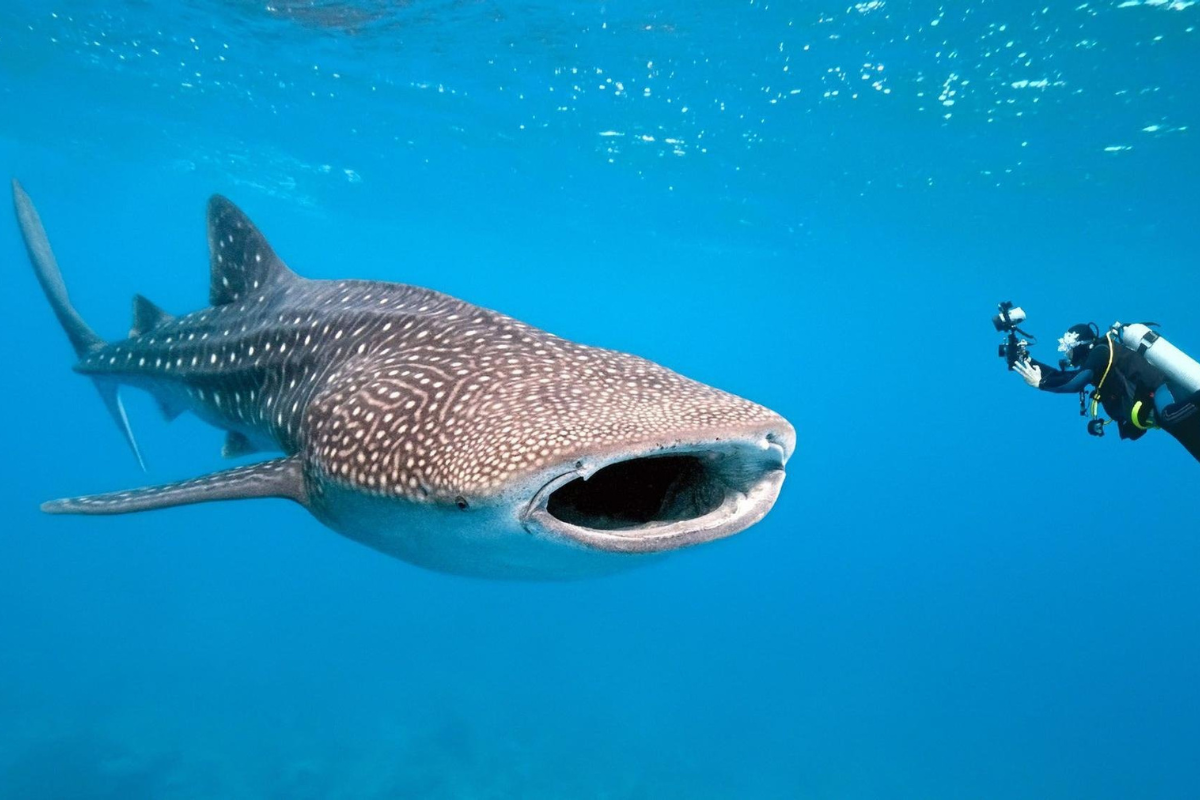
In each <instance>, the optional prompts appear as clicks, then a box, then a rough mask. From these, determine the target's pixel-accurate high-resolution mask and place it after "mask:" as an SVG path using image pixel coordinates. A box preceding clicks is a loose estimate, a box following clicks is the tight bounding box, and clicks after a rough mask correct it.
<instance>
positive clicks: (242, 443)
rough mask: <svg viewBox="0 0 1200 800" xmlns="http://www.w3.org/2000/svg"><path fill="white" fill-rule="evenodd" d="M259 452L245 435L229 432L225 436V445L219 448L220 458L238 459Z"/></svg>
mask: <svg viewBox="0 0 1200 800" xmlns="http://www.w3.org/2000/svg"><path fill="white" fill-rule="evenodd" d="M257 452H259V450H258V448H257V447H255V446H254V443H253V442H251V441H250V439H249V438H247V436H246V434H244V433H238V432H237V431H230V432H229V433H227V434H226V435H225V445H224V446H223V447H222V448H221V457H222V458H238V457H240V456H248V455H251V454H253V453H257Z"/></svg>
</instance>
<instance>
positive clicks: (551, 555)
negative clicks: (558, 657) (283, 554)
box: [12, 180, 796, 579]
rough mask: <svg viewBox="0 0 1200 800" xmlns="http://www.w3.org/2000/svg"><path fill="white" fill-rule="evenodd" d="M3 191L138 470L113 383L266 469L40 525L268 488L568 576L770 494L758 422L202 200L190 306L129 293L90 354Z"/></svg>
mask: <svg viewBox="0 0 1200 800" xmlns="http://www.w3.org/2000/svg"><path fill="white" fill-rule="evenodd" d="M12 189H13V200H14V204H15V208H16V213H17V220H18V223H19V226H20V229H21V233H22V236H23V238H24V241H25V244H26V249H27V250H28V253H29V257H30V260H31V262H32V264H33V267H34V272H35V274H36V277H37V279H38V282H39V283H40V284H41V287H42V289H43V292H44V293H45V295H46V298H47V300H48V301H49V303H50V306H51V308H52V310H53V311H54V313H55V315H56V316H57V318H58V321H59V322H60V324H61V325H62V327H63V329H64V330H65V331H66V334H67V338H68V339H69V340H70V342H71V345H72V347H73V348H74V350H75V354H76V356H77V359H78V360H77V362H76V364H75V370H76V372H78V373H81V374H82V375H83V376H85V377H87V378H88V379H90V380H91V381H92V382H93V384H94V385H95V387H96V388H97V389H98V390H99V393H100V396H101V399H102V400H103V402H104V405H105V406H106V407H107V408H108V411H109V413H110V414H111V415H112V417H113V418H114V420H115V421H116V423H117V426H118V427H119V428H120V430H121V432H122V434H123V436H124V438H125V440H126V442H127V443H128V445H129V447H130V448H131V449H132V450H133V453H134V455H135V457H136V458H137V459H138V461H139V463H142V458H141V454H140V452H139V449H138V446H137V442H136V440H135V438H134V436H133V433H132V432H131V429H130V425H129V420H128V417H127V415H126V413H125V409H124V406H123V405H122V402H121V398H120V393H119V391H120V389H121V388H122V387H132V388H135V389H141V390H144V391H146V392H149V393H150V394H151V395H152V396H153V398H154V400H155V401H156V402H157V404H158V406H159V408H160V409H161V410H162V412H163V414H164V416H165V417H166V418H167V419H173V418H175V417H177V416H179V415H180V414H182V413H184V412H190V413H193V414H195V415H197V416H198V417H199V418H200V419H202V420H204V421H205V422H207V423H209V424H211V425H213V426H215V427H217V428H219V429H221V430H222V431H224V432H225V444H224V449H223V453H224V455H225V456H227V457H240V456H248V455H252V454H255V453H263V454H264V455H263V458H264V459H265V460H262V461H259V462H257V463H253V464H250V465H247V466H238V467H234V468H232V469H225V470H221V471H218V472H214V473H211V474H208V475H204V476H202V477H198V478H194V479H191V480H184V481H180V482H176V483H168V484H164V485H159V486H148V487H142V488H136V489H130V490H127V491H117V492H110V493H106V494H93V495H85V496H80V497H73V498H68V499H62V500H55V501H53V502H49V503H46V504H44V505H43V506H42V508H43V510H44V511H46V512H49V513H51V514H91V515H100V514H125V513H130V512H141V511H150V510H155V509H164V508H171V507H175V506H183V505H188V504H193V503H203V502H213V501H223V500H244V499H253V498H284V499H287V500H291V501H293V502H295V503H299V504H300V505H302V506H303V507H305V508H306V509H308V511H309V512H310V513H311V514H312V515H313V516H314V517H315V518H316V519H317V520H319V521H320V522H321V523H323V524H324V525H326V526H327V527H329V528H331V529H332V530H334V531H336V532H338V533H340V534H342V535H344V536H346V537H348V538H350V539H352V540H354V541H357V542H360V543H362V544H364V545H367V546H369V547H372V548H374V549H376V550H379V551H381V552H383V553H386V554H388V555H390V556H393V557H397V558H400V559H403V560H405V561H408V562H411V563H413V564H417V565H420V566H423V567H426V568H429V569H433V570H439V571H443V572H449V573H455V574H461V575H470V576H477V577H485V578H515V579H560V578H561V579H565V578H576V577H584V576H589V575H597V574H604V573H608V572H613V571H616V570H620V569H623V568H625V567H628V566H632V565H634V564H638V563H642V562H644V561H646V560H648V559H653V558H656V557H659V556H662V555H663V554H665V553H668V552H671V551H675V550H680V549H683V548H687V547H692V546H695V545H700V544H705V543H708V542H713V541H715V540H718V539H723V538H725V537H728V536H731V535H733V534H736V533H738V532H740V531H743V530H745V529H746V528H748V527H750V526H751V525H753V524H755V523H756V522H758V521H759V520H761V519H762V518H763V517H764V516H765V515H766V514H767V512H768V511H769V510H770V509H771V507H772V506H773V505H774V503H775V500H776V498H777V497H778V494H779V491H780V487H781V486H782V484H783V480H784V475H785V467H786V464H787V461H788V459H789V457H790V456H791V455H792V452H793V450H794V448H795V444H796V433H795V430H794V429H793V427H792V426H791V425H790V424H789V423H788V422H787V421H786V420H785V419H784V418H783V417H781V416H780V415H778V414H776V413H775V412H773V411H770V410H768V409H767V408H765V407H763V406H761V405H758V404H756V403H753V402H751V401H749V400H745V399H743V398H740V397H737V396H735V395H733V394H730V393H728V392H724V391H721V390H719V389H716V388H713V387H711V386H707V385H705V384H703V383H699V382H697V381H694V380H690V379H688V378H685V377H683V376H682V375H679V374H678V373H675V372H673V371H671V370H669V369H667V368H665V367H662V366H659V365H658V364H655V363H653V362H651V361H647V360H645V359H643V358H639V357H637V356H634V355H630V354H627V353H622V352H617V351H614V350H607V349H602V348H599V347H592V346H588V345H583V344H577V343H574V342H571V341H568V340H566V339H562V338H559V337H557V336H554V335H552V334H550V333H547V332H545V331H542V330H539V329H537V328H534V327H532V326H530V325H527V324H524V323H522V322H519V321H517V320H515V319H512V318H510V317H507V316H505V315H503V314H500V313H498V312H495V311H490V310H488V309H485V308H481V307H479V306H476V305H472V304H471V303H468V302H465V301H463V300H459V299H456V298H454V297H450V296H449V295H446V294H442V293H440V292H437V291H433V290H430V289H425V288H421V287H417V286H410V285H405V284H400V283H387V282H380V281H366V280H310V279H306V278H303V277H300V276H299V275H298V274H297V273H295V272H293V271H292V270H291V269H290V268H289V267H288V266H287V265H286V264H285V263H284V261H283V260H282V259H280V257H279V256H277V255H276V253H275V251H274V250H273V249H272V247H271V245H270V244H268V242H267V240H266V238H265V237H264V236H263V234H262V233H261V232H260V231H259V229H258V228H256V227H255V226H254V224H253V223H252V222H251V221H250V219H249V218H248V217H247V216H246V215H245V214H244V213H243V212H242V211H241V210H240V209H238V208H237V207H236V206H235V205H234V204H233V203H231V202H230V201H229V200H227V199H225V198H223V197H221V196H213V197H212V198H211V199H210V200H209V203H208V217H207V222H208V244H209V252H210V264H209V273H210V288H209V298H208V301H209V304H208V306H207V307H205V308H202V309H200V310H198V311H193V312H191V313H188V314H183V315H180V316H173V315H171V314H169V313H167V312H166V311H164V310H162V309H161V308H159V307H158V306H157V305H155V304H154V303H152V302H150V301H149V300H147V299H145V298H144V297H142V296H140V295H137V296H135V297H134V303H133V323H132V326H131V329H130V332H129V336H128V337H127V338H124V339H121V340H119V341H106V340H104V339H102V338H101V337H100V336H99V335H98V334H96V333H95V331H93V330H92V328H90V327H89V326H88V325H87V324H86V323H85V322H84V320H83V318H82V317H81V316H80V315H79V314H78V312H77V311H76V310H75V308H74V306H73V305H72V304H71V301H70V298H69V296H68V294H67V290H66V285H65V283H64V282H63V278H62V275H61V272H60V270H59V267H58V264H57V261H56V259H55V257H54V253H53V251H52V250H51V248H50V243H49V239H48V238H47V235H46V231H45V229H44V227H43V224H42V222H41V219H40V218H39V216H38V213H37V210H36V209H35V207H34V205H33V202H32V201H31V200H30V198H29V196H28V194H26V192H25V191H24V190H23V189H22V187H21V185H20V184H19V183H18V182H17V181H16V180H14V181H13V185H12ZM271 455H274V457H269V456H271ZM143 469H144V466H143Z"/></svg>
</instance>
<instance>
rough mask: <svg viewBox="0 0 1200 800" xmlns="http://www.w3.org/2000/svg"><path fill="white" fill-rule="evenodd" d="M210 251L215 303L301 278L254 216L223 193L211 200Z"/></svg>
mask: <svg viewBox="0 0 1200 800" xmlns="http://www.w3.org/2000/svg"><path fill="white" fill-rule="evenodd" d="M208 251H209V263H210V267H211V270H210V272H211V279H210V282H209V288H208V299H209V302H210V303H211V304H212V305H214V306H223V305H226V304H228V303H236V302H237V301H239V300H241V299H242V298H244V297H247V296H250V297H253V296H255V295H258V294H261V293H263V292H265V291H266V290H267V289H268V287H271V286H273V285H277V284H279V283H281V282H284V281H291V280H297V279H298V276H297V275H296V273H294V272H292V271H291V270H290V269H288V268H287V265H285V264H284V263H283V261H282V260H280V258H279V256H277V255H275V251H274V250H272V249H271V245H269V244H268V243H267V239H266V237H265V236H263V235H262V233H260V232H259V230H258V228H256V227H254V223H253V222H251V221H250V218H249V217H247V216H246V215H245V214H243V213H242V211H241V209H239V208H238V207H237V206H235V205H234V204H233V203H231V202H229V201H228V200H226V199H225V198H224V197H221V196H220V195H213V196H212V198H211V199H210V200H209V201H208Z"/></svg>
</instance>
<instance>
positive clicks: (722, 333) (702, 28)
mask: <svg viewBox="0 0 1200 800" xmlns="http://www.w3.org/2000/svg"><path fill="white" fill-rule="evenodd" d="M1197 24H1200V7H1197V6H1196V5H1195V4H1194V3H1192V2H1190V1H1189V0H1140V2H1139V0H1126V1H1125V2H1119V1H1118V0H1104V1H1103V2H1094V1H1089V2H1079V0H1072V2H1070V3H1065V4H1049V5H1047V4H1045V3H1044V2H1042V3H1036V4H1032V3H1021V2H1004V3H1000V2H995V1H994V0H993V1H992V2H986V1H985V0H971V2H967V3H962V4H957V5H955V6H939V5H937V4H927V3H919V2H898V1H897V0H871V1H870V2H863V3H858V4H846V3H843V4H840V5H821V4H810V3H777V2H763V0H754V1H753V2H744V1H743V2H740V3H728V4H714V3H705V4H697V3H683V2H672V0H659V1H658V2H646V1H645V0H631V1H630V2H628V3H621V4H597V3H583V2H537V1H536V0H535V1H534V2H526V3H521V4H509V3H504V2H498V1H494V0H450V1H441V2H434V1H432V0H431V1H430V2H425V1H424V0H413V1H412V2H404V3H400V2H385V1H384V0H359V2H344V3H339V2H315V1H311V0H310V1H306V2H301V1H300V0H275V1H274V2H271V3H264V2H261V1H260V2H250V0H187V2H179V3H171V4H151V3H146V2H139V1H136V0H124V1H118V0H105V2H81V0H62V2H51V3H46V2H23V1H22V0H7V2H5V3H4V4H3V7H2V8H0V103H2V108H3V113H2V114H0V167H2V169H0V171H2V172H3V173H4V174H5V175H12V176H16V177H19V178H20V179H21V181H22V182H23V183H24V185H25V187H26V188H27V189H28V190H29V192H30V193H31V194H32V195H33V197H34V198H35V200H36V201H37V203H38V205H39V208H40V210H41V214H42V218H43V220H44V221H45V223H46V226H47V228H48V230H49V233H50V236H51V239H52V241H53V242H54V245H55V248H56V251H57V254H58V258H59V261H60V263H61V264H62V266H63V269H64V272H65V274H66V278H67V281H68V284H69V286H70V288H71V292H72V296H73V298H74V300H75V302H76V304H77V305H78V306H79V308H80V310H81V311H82V313H83V314H84V316H85V317H86V318H87V319H88V320H89V321H90V322H91V323H92V324H93V325H94V326H96V327H97V328H98V329H99V330H100V331H101V332H102V333H104V334H105V335H110V336H113V337H117V336H120V335H121V334H122V333H123V331H124V330H125V329H126V326H127V323H128V307H129V298H130V296H131V295H132V294H133V293H134V292H141V293H144V294H146V295H148V296H149V297H151V298H152V299H153V300H155V301H156V302H158V303H159V304H161V305H163V306H164V307H165V308H167V309H169V310H171V311H175V312H183V311H188V310H192V309H195V308H198V307H200V306H201V305H203V304H204V303H205V299H206V296H207V267H206V264H207V260H206V253H205V238H204V231H203V210H204V202H205V200H206V198H207V197H208V195H209V194H211V193H213V192H220V193H223V194H226V195H228V196H229V197H231V198H232V199H234V200H235V201H236V202H237V203H239V204H240V205H241V206H242V207H243V208H245V209H246V211H247V212H248V213H249V214H250V215H251V216H252V217H253V218H254V219H255V221H256V222H257V223H258V224H259V225H260V226H261V227H262V228H263V230H264V231H265V232H266V234H267V235H268V237H269V238H270V239H271V241H272V242H273V244H274V245H275V247H276V249H277V250H278V251H279V252H280V253H281V254H282V255H283V257H284V258H285V259H286V260H287V261H288V262H289V264H290V265H291V266H293V267H294V268H295V269H296V270H297V271H299V272H301V273H302V274H304V275H307V276H310V277H325V278H333V277H360V278H374V279H381V280H393V281H402V282H406V283H414V284H419V285H423V286H429V287H432V288H436V289H439V290H442V291H446V292H449V293H451V294H454V295H456V296H459V297H462V298H464V299H467V300H470V301H472V302H475V303H478V304H480V305H483V306H487V307H491V308H496V309H498V310H501V311H503V312H505V313H508V314H510V315H512V316H515V317H517V318H519V319H522V320H525V321H527V322H530V323H532V324H535V325H537V326H539V327H543V328H546V329H548V330H551V331H553V332H555V333H558V334H561V335H564V336H567V337H568V338H572V339H575V340H578V341H583V342H586V343H590V344H597V345H603V346H607V347H613V348H618V349H623V350H628V351H632V352H636V353H638V354H640V355H643V356H646V357H649V358H652V359H654V360H656V361H659V362H660V363H663V364H665V365H667V366H669V367H671V368H673V369H676V370H678V371H680V372H683V373H684V374H687V375H689V376H692V377H695V378H697V379H699V380H703V381H705V382H707V383H711V384H713V385H716V386H719V387H721V388H724V389H727V390H730V391H733V392H736V393H738V394H741V395H743V396H746V397H749V398H752V399H754V400H756V401H759V402H761V403H763V404H765V405H767V406H770V407H771V408H774V409H776V410H778V411H779V412H780V413H782V414H784V415H785V416H787V417H788V418H789V419H790V420H791V421H792V422H793V424H794V425H795V426H796V428H797V430H798V433H799V447H798V450H797V452H796V455H795V457H794V458H793V460H792V462H791V463H790V465H789V478H788V481H787V483H786V485H785V487H784V491H783V493H782V495H781V497H780V500H779V502H778V504H777V506H776V508H775V509H774V511H773V512H772V513H771V514H770V515H769V516H768V517H767V518H766V519H765V520H764V521H763V522H762V523H760V524H759V525H758V526H756V527H754V528H752V529H751V530H749V531H747V532H745V533H743V534H741V535H739V536H736V537H734V538H732V539H730V540H728V541H725V542H722V543H719V544H715V545H712V546H707V547H702V548H697V549H695V550H692V551H688V552H685V553H681V554H678V555H676V556H674V557H672V558H670V559H668V560H666V561H663V562H661V563H658V564H655V565H653V566H649V567H646V568H644V569H639V570H634V571H631V572H627V573H624V574H620V575H617V576H614V577H609V578H604V579H597V580H590V581H581V582H571V583H504V582H490V581H482V580H470V579H464V578H456V577H450V576H446V575H441V574H436V573H432V572H427V571H423V570H421V569H418V568H416V567H413V566H410V565H408V564H405V563H402V562H399V561H396V560H392V559H389V558H386V557H384V556H382V555H380V554H378V553H375V552H373V551H371V550H368V549H366V548H364V547H361V546H359V545H357V544H354V543H352V542H350V541H348V540H345V539H343V538H341V537H339V536H337V535H336V534H334V533H332V532H330V531H328V530H327V529H325V528H323V527H321V526H320V525H319V524H318V523H316V522H315V521H313V520H312V519H311V518H310V517H309V516H308V515H307V514H306V513H304V512H303V511H302V510H300V509H298V508H295V507H292V506H291V505H289V504H286V503H281V502H274V501H262V502H256V503H238V504H215V505H210V506H200V507H192V508H185V509H180V510H175V511H169V512H162V513H157V514H146V515H136V516H130V517H118V518H105V519H87V518H61V517H54V518H52V517H47V516H44V515H41V514H40V513H39V511H38V503H39V502H41V501H42V500H45V499H50V498H54V497H61V496H68V495H72V494H79V493H86V492H93V491H102V490H109V489H117V488H125V487H130V486H136V485H140V484H144V483H146V482H148V481H149V482H156V483H157V482H163V481H167V480H173V479H177V478H182V477H187V476H192V475H196V474H200V473H203V472H207V471H211V470H214V469H217V468H220V467H221V466H222V462H221V460H220V457H219V449H220V440H221V436H220V434H219V432H217V431H214V430H212V429H210V428H207V427H205V426H204V425H203V424H201V423H200V422H198V421H197V420H195V419H194V418H189V417H185V418H182V419H180V420H178V421H176V422H174V423H172V424H171V425H169V426H168V425H166V424H164V423H163V422H162V421H161V420H160V419H159V416H158V414H157V411H156V409H155V408H154V407H153V403H152V402H151V401H150V400H149V398H147V397H145V396H142V395H139V394H137V393H136V392H129V393H128V397H127V403H128V406H129V409H130V414H131V417H132V418H133V423H134V427H135V430H136V432H137V434H138V437H139V440H140V442H141V444H142V448H143V450H144V452H145V454H146V458H147V461H148V465H149V469H148V472H147V473H146V474H143V473H142V472H141V471H140V470H139V469H138V468H137V466H136V464H134V463H133V460H132V459H131V458H130V456H129V453H128V452H127V450H126V449H125V446H124V444H123V443H122V442H121V440H120V438H119V435H118V434H117V433H116V432H115V431H114V430H113V428H112V425H111V423H110V421H109V420H108V419H107V417H106V415H105V412H104V409H103V407H102V406H101V404H100V402H99V401H98V399H97V397H96V396H95V392H94V391H93V390H92V389H91V387H89V386H88V385H87V383H86V382H85V381H83V380H81V379H80V378H79V377H78V376H76V375H74V374H72V372H71V370H70V363H71V357H70V350H69V347H68V346H67V344H66V342H65V340H64V338H63V336H62V334H61V332H60V331H59V330H58V328H57V324H56V322H55V321H54V319H53V316H52V315H51V314H50V313H49V310H48V309H47V308H46V306H45V303H44V302H43V299H42V297H41V295H40V293H39V291H38V287H37V285H36V283H35V281H34V280H33V277H32V274H31V272H30V270H29V268H28V265H27V264H26V259H25V255H24V251H23V247H22V245H21V242H20V239H19V235H18V233H17V230H16V226H15V224H13V223H11V222H5V223H3V224H0V252H3V253H4V254H6V255H5V257H4V261H5V263H6V264H7V272H6V274H7V276H8V278H7V280H6V282H5V289H6V299H7V303H6V304H5V323H6V325H5V328H6V331H7V334H8V335H7V338H6V343H5V344H4V345H3V355H4V359H3V374H4V378H3V387H4V392H3V395H2V396H0V419H3V420H4V421H5V423H6V424H5V425H4V428H5V432H6V445H7V446H6V458H5V459H4V466H3V476H4V480H3V482H2V483H0V492H3V495H2V497H0V503H2V507H3V509H4V514H5V516H6V518H7V521H6V523H5V524H4V526H3V527H4V533H3V534H2V535H0V797H5V798H9V797H12V798H143V797H144V798H209V797H219V798H259V797H272V798H326V797H328V798H385V797H455V798H459V797H462V798H487V797H530V798H533V797H556V798H557V797H571V798H575V797H579V798H583V797H597V798H600V797H603V798H650V797H653V798H661V797H680V798H698V797H720V798H726V797H739V798H740V797H766V798H784V797H788V798H790V797H805V798H808V797H812V798H859V797H863V798H865V797H871V798H876V797H920V798H940V797H946V798H962V797H986V798H1023V797H1039V798H1040V797H1072V798H1073V797H1089V798H1106V797H1111V798H1128V797H1155V798H1159V797H1162V798H1169V797H1179V798H1186V797H1194V796H1196V793H1197V786H1200V762H1198V761H1197V756H1196V753H1197V752H1198V749H1200V688H1198V686H1200V681H1198V680H1197V678H1198V677H1200V676H1198V674H1197V670H1198V667H1197V664H1200V646H1198V644H1197V642H1198V639H1200V624H1198V623H1197V620H1198V619H1200V589H1198V588H1197V583H1196V580H1195V576H1196V571H1197V566H1198V565H1200V540H1198V538H1197V535H1196V534H1197V531H1198V530H1200V525H1198V524H1197V523H1198V520H1200V513H1198V511H1197V508H1196V500H1195V498H1196V490H1195V486H1196V478H1197V475H1198V473H1197V465H1196V463H1195V462H1194V460H1192V459H1191V458H1190V457H1189V456H1188V455H1187V453H1186V452H1184V451H1183V450H1182V448H1180V447H1179V446H1178V445H1177V444H1176V443H1175V442H1174V441H1172V440H1170V439H1169V437H1167V436H1165V435H1163V434H1161V433H1153V434H1151V435H1150V436H1147V437H1146V438H1145V439H1143V440H1142V441H1139V442H1137V443H1134V444H1130V443H1126V442H1119V441H1117V440H1116V437H1115V436H1111V435H1110V436H1108V437H1106V438H1105V439H1103V440H1096V439H1093V438H1091V437H1089V436H1087V435H1086V433H1085V432H1084V428H1083V424H1084V423H1083V420H1081V419H1080V418H1079V416H1078V413H1077V411H1078V410H1077V406H1076V403H1075V400H1074V398H1073V397H1070V396H1067V397H1061V396H1052V395H1046V394H1040V393H1035V392H1032V391H1030V390H1029V389H1027V388H1026V387H1025V385H1024V384H1023V383H1022V382H1021V381H1020V380H1019V379H1018V378H1017V377H1015V376H1013V375H1010V374H1008V373H1006V371H1005V369H1004V364H1003V362H1001V361H1000V360H999V359H997V358H996V356H995V348H996V344H997V343H998V341H999V340H998V337H997V336H996V335H995V334H994V332H993V330H992V328H991V326H990V324H989V323H988V317H989V316H990V315H991V314H992V313H993V312H994V310H995V304H996V303H997V302H998V301H1000V300H1007V299H1011V300H1014V301H1016V302H1018V303H1020V304H1021V305H1023V306H1024V307H1025V308H1026V309H1027V310H1028V311H1029V313H1030V320H1029V323H1028V326H1027V327H1029V328H1030V329H1031V330H1033V331H1035V332H1037V333H1040V334H1041V335H1042V340H1043V344H1042V345H1041V346H1040V347H1039V348H1037V349H1036V350H1035V352H1036V354H1038V355H1039V356H1041V357H1042V358H1043V359H1044V360H1047V361H1053V360H1054V359H1055V358H1056V354H1055V353H1054V351H1053V344H1052V343H1053V341H1054V339H1055V338H1056V337H1057V336H1058V335H1059V334H1060V333H1061V331H1062V330H1063V329H1065V328H1066V327H1067V326H1068V325H1070V324H1072V323H1076V322H1080V321H1088V320H1094V321H1096V322H1097V323H1099V324H1100V325H1101V326H1106V325H1108V324H1109V323H1110V322H1112V321H1113V320H1115V319H1121V320H1143V319H1153V320H1157V321H1158V322H1160V323H1162V325H1163V331H1164V333H1166V335H1167V336H1168V337H1170V338H1171V340H1172V341H1174V342H1176V343H1177V344H1178V345H1179V346H1181V347H1183V348H1184V349H1186V350H1189V351H1190V352H1192V353H1197V352H1200V319H1198V318H1197V313H1196V308H1197V305H1196V304H1197V299H1198V297H1200V271H1198V270H1197V264H1196V253H1197V252H1200V228H1198V227H1197V225H1196V220H1197V218H1198V215H1200V193H1198V192H1197V189H1196V187H1197V184H1198V180H1197V179H1198V178H1200V156H1198V152H1197V137H1196V133H1197V130H1196V126H1197V125H1200V120H1198V119H1197V118H1196V112H1197V109H1200V34H1198V33H1197V30H1196V26H1197ZM1046 342H1049V343H1051V344H1049V345H1047V344H1045V343H1046Z"/></svg>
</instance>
